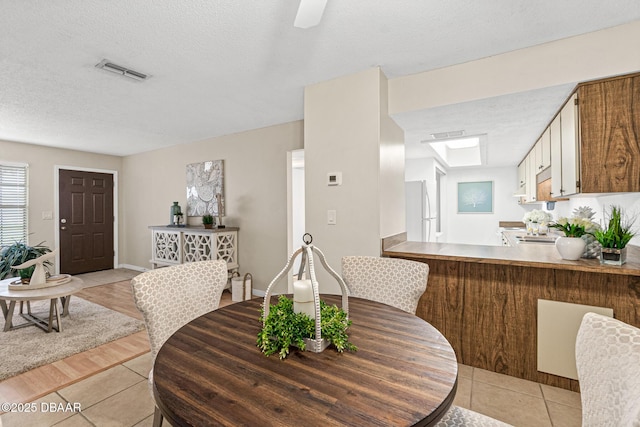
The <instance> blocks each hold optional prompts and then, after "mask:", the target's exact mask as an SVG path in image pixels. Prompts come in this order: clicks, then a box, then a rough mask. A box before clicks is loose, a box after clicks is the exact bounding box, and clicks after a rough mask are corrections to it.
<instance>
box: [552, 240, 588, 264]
mask: <svg viewBox="0 0 640 427" xmlns="http://www.w3.org/2000/svg"><path fill="white" fill-rule="evenodd" d="M585 246H586V243H585V241H584V240H582V239H581V238H580V237H566V236H562V237H558V238H557V239H556V249H557V250H558V252H559V253H560V256H561V257H562V259H566V260H569V261H575V260H577V259H580V257H581V256H582V253H583V252H584V248H585Z"/></svg>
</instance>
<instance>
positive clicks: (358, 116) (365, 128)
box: [304, 68, 404, 292]
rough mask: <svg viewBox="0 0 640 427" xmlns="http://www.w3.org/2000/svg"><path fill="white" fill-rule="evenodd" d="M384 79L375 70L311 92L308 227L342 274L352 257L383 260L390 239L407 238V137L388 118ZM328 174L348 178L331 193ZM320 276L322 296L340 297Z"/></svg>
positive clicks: (307, 133)
mask: <svg viewBox="0 0 640 427" xmlns="http://www.w3.org/2000/svg"><path fill="white" fill-rule="evenodd" d="M381 79H386V78H385V77H384V75H383V74H382V73H381V72H380V70H379V69H378V68H373V69H369V70H366V71H363V72H360V73H357V74H353V75H349V76H345V77H341V78H339V79H335V80H331V81H328V82H323V83H318V84H316V85H311V86H307V87H306V88H305V128H304V135H305V172H306V173H305V182H306V191H305V193H306V221H305V222H306V225H307V231H308V232H309V233H311V234H312V235H313V239H314V241H313V243H314V245H316V246H317V247H318V248H320V249H321V250H322V251H323V252H324V253H325V255H326V256H327V261H328V263H329V265H331V266H332V267H333V268H334V269H335V270H337V271H340V260H341V258H342V257H343V256H344V255H371V256H378V255H380V239H381V237H385V236H382V233H385V234H387V233H391V234H393V233H400V232H403V231H404V209H403V206H404V184H403V182H404V177H403V175H404V146H403V136H402V132H401V131H399V129H398V128H397V126H396V125H395V123H393V122H391V121H390V119H388V118H386V109H384V108H383V107H382V106H383V105H385V104H386V101H385V99H386V92H384V91H383V90H381V88H384V86H385V85H384V83H383V82H381ZM381 92H384V93H381ZM328 172H342V174H343V175H342V185H340V186H327V173H328ZM383 181H384V182H383ZM382 203H387V205H386V206H385V207H382V206H383V205H382ZM328 210H335V211H336V213H337V224H336V225H328V224H327V211H328ZM319 270H323V269H321V268H319ZM319 277H322V278H323V279H322V281H321V280H320V279H319V281H320V284H321V290H322V291H324V292H337V291H338V289H339V288H338V287H337V285H336V284H335V281H334V280H332V279H331V280H330V279H329V278H328V276H327V275H326V274H324V272H323V271H322V273H321V274H320V275H319ZM323 281H324V285H323Z"/></svg>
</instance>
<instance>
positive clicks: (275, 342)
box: [257, 295, 357, 359]
mask: <svg viewBox="0 0 640 427" xmlns="http://www.w3.org/2000/svg"><path fill="white" fill-rule="evenodd" d="M320 318H321V333H322V338H324V339H326V340H327V341H329V342H330V343H331V344H333V345H334V346H335V348H336V350H337V351H338V352H340V353H342V352H343V351H344V350H348V351H356V350H357V347H356V346H355V345H353V344H352V343H351V342H349V336H348V335H347V328H349V326H351V320H348V318H347V314H346V313H345V312H344V310H342V309H341V308H339V307H338V306H336V305H328V304H327V303H325V302H324V301H322V300H320ZM263 321H264V310H263V311H262V314H261V316H260V322H261V323H262V322H263ZM305 338H315V320H314V319H312V318H311V317H309V316H307V315H306V314H304V313H295V312H294V311H293V300H291V299H289V298H287V297H286V296H284V295H280V297H279V298H278V303H277V304H276V305H271V307H270V309H269V316H268V317H267V319H266V322H264V327H263V328H262V330H261V331H260V333H259V334H258V341H257V344H258V347H259V348H260V350H262V352H263V353H264V354H265V355H267V356H269V355H272V354H275V353H278V355H279V357H280V359H284V358H286V357H287V355H288V354H289V347H291V346H296V347H298V348H299V349H300V350H304V349H305V347H306V345H305V342H304V339H305Z"/></svg>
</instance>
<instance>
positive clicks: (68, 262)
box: [58, 169, 114, 274]
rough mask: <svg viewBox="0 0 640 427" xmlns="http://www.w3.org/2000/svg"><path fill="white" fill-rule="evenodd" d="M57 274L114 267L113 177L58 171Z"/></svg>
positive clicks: (100, 174) (104, 174)
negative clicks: (58, 244)
mask: <svg viewBox="0 0 640 427" xmlns="http://www.w3.org/2000/svg"><path fill="white" fill-rule="evenodd" d="M59 181H60V187H59V192H60V194H59V200H60V217H59V218H60V223H59V224H58V226H59V227H60V273H67V274H79V273H88V272H90V271H98V270H106V269H110V268H113V255H114V248H113V221H114V218H113V175H111V174H107V173H97V172H85V171H72V170H63V169H61V170H60V176H59Z"/></svg>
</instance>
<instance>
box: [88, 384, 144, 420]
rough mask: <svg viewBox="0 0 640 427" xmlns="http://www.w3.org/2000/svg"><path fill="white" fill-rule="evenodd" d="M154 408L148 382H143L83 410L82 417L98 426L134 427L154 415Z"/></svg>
mask: <svg viewBox="0 0 640 427" xmlns="http://www.w3.org/2000/svg"><path fill="white" fill-rule="evenodd" d="M154 407H155V406H154V403H153V400H152V399H151V394H150V393H149V388H148V386H147V382H146V381H141V382H140V383H138V384H136V385H134V386H133V387H131V388H129V389H127V390H124V391H122V392H120V393H118V394H116V395H113V396H111V397H109V398H107V399H105V400H103V401H102V402H100V403H97V404H95V405H93V406H92V407H90V408H88V409H86V410H83V411H82V415H84V416H85V417H86V418H87V419H88V420H89V421H91V422H92V423H93V424H95V425H96V426H133V425H136V424H137V423H139V422H140V421H142V420H144V419H145V418H147V417H149V416H150V415H152V414H153V409H154ZM115 408H117V409H115Z"/></svg>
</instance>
